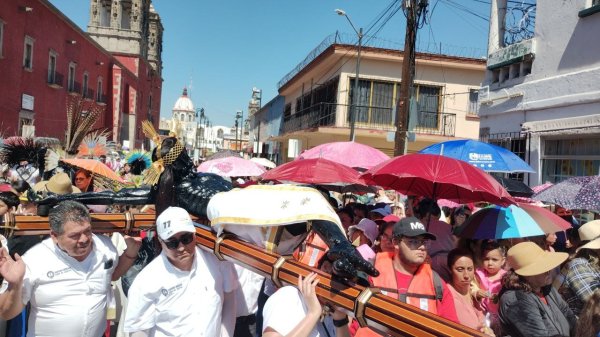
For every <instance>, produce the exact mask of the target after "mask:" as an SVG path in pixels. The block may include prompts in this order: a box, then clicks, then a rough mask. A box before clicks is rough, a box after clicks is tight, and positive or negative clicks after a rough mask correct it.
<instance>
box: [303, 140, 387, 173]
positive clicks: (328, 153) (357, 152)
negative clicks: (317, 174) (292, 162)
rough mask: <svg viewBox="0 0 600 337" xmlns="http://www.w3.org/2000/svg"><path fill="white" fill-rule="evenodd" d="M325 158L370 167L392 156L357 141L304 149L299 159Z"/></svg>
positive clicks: (347, 164) (344, 163)
mask: <svg viewBox="0 0 600 337" xmlns="http://www.w3.org/2000/svg"><path fill="white" fill-rule="evenodd" d="M316 158H325V159H328V160H331V161H334V162H336V163H340V164H343V165H346V166H348V167H360V168H364V169H369V168H371V167H373V166H375V165H377V164H379V163H382V162H384V161H386V160H388V159H390V157H389V156H388V155H386V154H385V153H383V152H381V151H379V150H377V149H376V148H373V147H370V146H368V145H364V144H361V143H357V142H333V143H325V144H321V145H318V146H315V147H313V148H312V149H309V150H306V151H304V152H303V153H302V154H301V155H300V157H299V158H298V159H316Z"/></svg>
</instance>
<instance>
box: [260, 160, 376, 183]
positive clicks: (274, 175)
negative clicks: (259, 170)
mask: <svg viewBox="0 0 600 337" xmlns="http://www.w3.org/2000/svg"><path fill="white" fill-rule="evenodd" d="M359 176H360V173H359V172H358V171H356V170H354V169H352V168H350V167H348V166H345V165H342V164H338V163H336V162H333V161H331V160H327V159H324V158H316V159H300V160H294V161H291V162H289V163H285V164H283V165H280V166H277V167H276V168H274V169H272V170H270V171H267V172H265V173H263V175H262V178H263V180H278V181H281V182H289V181H291V182H295V183H303V184H314V185H341V186H344V185H353V184H358V185H365V183H364V181H363V180H362V179H360V177H359Z"/></svg>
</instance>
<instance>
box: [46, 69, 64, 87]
mask: <svg viewBox="0 0 600 337" xmlns="http://www.w3.org/2000/svg"><path fill="white" fill-rule="evenodd" d="M64 78H65V77H64V75H63V74H61V73H59V72H57V71H55V72H54V73H51V72H50V71H48V78H47V79H46V83H48V85H50V86H52V87H57V88H58V87H62V86H63V81H64Z"/></svg>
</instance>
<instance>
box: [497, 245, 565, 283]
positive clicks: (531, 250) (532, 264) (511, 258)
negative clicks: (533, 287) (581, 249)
mask: <svg viewBox="0 0 600 337" xmlns="http://www.w3.org/2000/svg"><path fill="white" fill-rule="evenodd" d="M568 257H569V254H567V253H556V252H548V251H544V250H543V249H542V248H541V247H540V246H538V245H537V244H535V243H533V242H521V243H518V244H516V245H514V246H513V247H512V248H510V249H509V250H508V253H507V260H508V264H509V265H510V267H511V268H512V269H513V270H514V271H515V273H517V274H518V275H521V276H535V275H540V274H543V273H545V272H547V271H550V270H552V269H554V268H556V267H558V266H559V265H560V264H561V263H563V262H565V261H566V260H567V258H568Z"/></svg>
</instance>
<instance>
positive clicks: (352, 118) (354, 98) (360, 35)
mask: <svg viewBox="0 0 600 337" xmlns="http://www.w3.org/2000/svg"><path fill="white" fill-rule="evenodd" d="M335 12H336V13H337V14H338V15H340V16H344V17H346V20H348V22H349V23H350V26H352V29H354V32H355V33H356V35H358V53H357V56H356V78H355V79H354V90H353V91H352V102H351V104H352V109H350V141H352V142H353V141H354V138H355V137H354V124H355V123H356V113H357V109H358V80H359V77H358V75H359V73H360V50H361V48H362V38H363V30H362V28H359V29H358V30H356V27H355V26H354V24H353V23H352V20H350V17H349V16H348V14H346V12H345V11H344V10H342V9H336V10H335Z"/></svg>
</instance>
